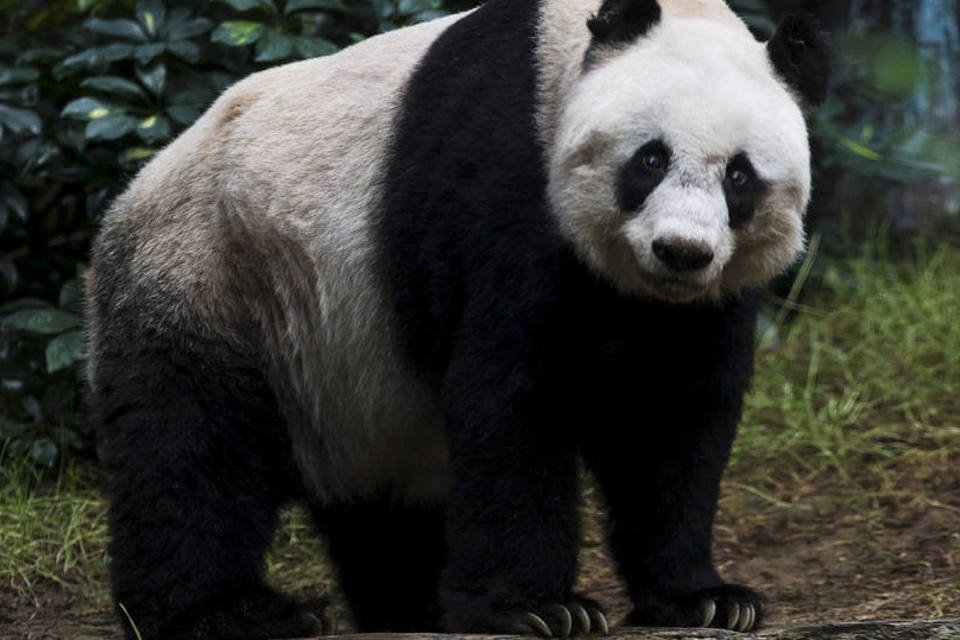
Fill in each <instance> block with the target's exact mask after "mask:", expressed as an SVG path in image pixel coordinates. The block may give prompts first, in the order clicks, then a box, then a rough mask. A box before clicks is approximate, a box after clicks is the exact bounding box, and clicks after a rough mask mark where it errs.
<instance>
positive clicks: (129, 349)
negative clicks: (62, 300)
mask: <svg viewBox="0 0 960 640" xmlns="http://www.w3.org/2000/svg"><path fill="white" fill-rule="evenodd" d="M113 232H114V233H113V234H112V236H111V237H101V238H100V240H99V243H98V245H99V246H98V247H97V249H96V250H95V252H94V262H93V268H94V270H95V271H96V272H97V273H98V274H99V278H98V281H97V284H96V286H95V287H94V289H93V291H92V296H91V300H90V301H89V304H91V305H93V306H94V307H95V308H96V314H97V315H98V316H99V317H100V318H101V319H102V320H101V322H102V324H101V326H100V328H99V336H100V339H99V341H98V343H97V344H96V345H95V347H96V350H95V353H94V354H93V357H94V360H95V365H96V370H97V373H96V387H95V388H94V389H93V391H92V400H93V402H94V406H95V407H96V410H97V418H98V424H99V429H98V434H97V437H98V451H99V452H100V454H101V456H102V462H103V464H104V466H105V467H106V469H107V470H108V471H109V472H110V497H111V504H110V532H111V544H110V555H111V558H112V563H111V574H112V575H111V577H112V586H113V595H114V598H115V601H116V602H117V603H119V604H121V605H123V606H124V607H125V608H126V610H127V612H128V614H129V616H130V618H131V619H132V620H133V622H134V624H136V626H137V627H138V629H139V631H140V632H141V633H142V635H143V637H144V638H168V639H173V638H183V639H186V638H221V637H243V638H255V637H263V638H266V637H296V636H298V635H299V636H302V635H309V633H310V632H312V631H315V628H314V626H313V625H312V624H311V620H310V619H309V618H308V617H307V616H306V615H305V612H304V611H303V610H302V609H301V607H299V606H298V605H297V604H296V603H294V602H293V601H292V600H289V599H288V598H286V597H283V596H281V595H279V594H276V593H274V592H273V591H272V590H271V589H269V588H268V587H267V586H266V584H265V583H264V564H263V553H264V551H265V550H266V548H267V546H268V545H269V544H270V542H271V539H272V536H273V530H274V527H275V525H276V522H277V508H278V507H279V506H280V504H281V503H282V502H283V501H284V500H285V499H286V498H287V497H288V496H289V495H291V494H292V493H293V492H294V491H296V487H297V480H296V479H295V478H294V477H292V476H285V475H284V472H285V470H290V469H292V468H293V465H292V461H291V460H290V459H289V453H290V444H289V442H287V440H286V437H285V435H284V434H285V432H284V430H283V428H282V421H281V418H280V415H279V412H278V410H277V406H276V403H275V401H274V398H273V394H272V392H271V390H270V388H269V387H268V385H267V383H266V381H265V379H264V377H263V374H262V370H263V367H262V363H261V362H260V361H259V359H258V358H257V357H255V356H254V355H253V353H252V352H249V351H245V350H243V349H240V348H238V347H231V346H228V342H227V341H226V340H224V339H223V336H214V335H210V334H209V333H205V332H204V331H203V330H202V329H201V328H202V327H205V326H206V323H205V322H203V321H202V320H201V319H200V318H192V319H190V318H183V319H182V320H176V319H174V318H173V314H172V313H171V308H170V305H169V304H167V302H168V301H169V300H170V299H174V298H173V296H174V295H175V294H172V293H170V292H166V293H164V292H163V291H162V286H161V285H160V284H159V283H153V286H144V285H143V284H141V283H138V282H136V281H135V280H133V279H132V278H131V277H130V276H129V274H130V273H132V271H133V270H132V268H131V267H130V265H129V258H128V256H129V255H130V252H131V251H132V250H133V248H134V247H135V246H136V242H137V239H136V237H135V236H134V235H133V234H129V235H128V234H125V233H122V232H118V231H117V228H114V229H113ZM120 619H121V621H123V622H124V625H125V628H126V631H127V635H128V637H130V638H133V637H134V634H133V630H132V628H131V626H130V625H129V623H128V622H127V614H121V615H120Z"/></svg>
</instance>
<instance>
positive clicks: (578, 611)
mask: <svg viewBox="0 0 960 640" xmlns="http://www.w3.org/2000/svg"><path fill="white" fill-rule="evenodd" d="M567 609H569V610H570V611H571V612H572V613H573V616H574V617H575V618H576V619H577V626H578V628H579V631H580V633H581V634H583V635H585V636H586V635H590V615H589V614H588V613H587V610H586V609H584V607H583V605H582V604H580V603H578V602H570V603H568V604H567Z"/></svg>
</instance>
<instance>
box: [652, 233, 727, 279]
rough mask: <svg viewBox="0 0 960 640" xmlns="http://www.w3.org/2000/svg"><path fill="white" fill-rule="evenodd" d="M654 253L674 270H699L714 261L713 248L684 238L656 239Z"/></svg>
mask: <svg viewBox="0 0 960 640" xmlns="http://www.w3.org/2000/svg"><path fill="white" fill-rule="evenodd" d="M653 255H655V256H657V258H658V259H659V260H660V262H662V263H664V264H665V265H667V266H668V267H670V268H671V269H673V270H674V271H697V270H699V269H703V268H704V267H706V266H707V265H709V264H710V263H711V262H713V250H712V249H710V247H709V246H707V245H706V244H705V243H703V242H696V241H693V240H686V239H683V238H660V239H659V240H654V241H653Z"/></svg>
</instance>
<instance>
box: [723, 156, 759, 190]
mask: <svg viewBox="0 0 960 640" xmlns="http://www.w3.org/2000/svg"><path fill="white" fill-rule="evenodd" d="M726 181H727V183H728V184H729V185H730V186H731V187H733V188H734V189H735V190H737V191H742V190H744V189H747V188H748V187H749V186H750V184H751V183H752V182H753V181H754V173H753V167H752V166H751V165H750V161H749V160H747V158H746V156H745V155H743V154H740V155H738V156H736V157H735V158H734V159H733V160H732V161H731V162H730V164H729V165H727V177H726Z"/></svg>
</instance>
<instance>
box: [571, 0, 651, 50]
mask: <svg viewBox="0 0 960 640" xmlns="http://www.w3.org/2000/svg"><path fill="white" fill-rule="evenodd" d="M658 22H660V5H659V4H657V0H603V4H602V5H600V11H598V12H597V14H596V15H594V16H590V19H589V20H587V28H588V29H590V33H591V34H592V35H593V40H592V42H591V44H590V47H591V48H593V47H594V46H596V45H601V44H603V45H608V44H612V45H618V44H627V43H630V42H633V41H634V40H636V39H637V38H639V37H640V36H642V35H643V34H645V33H646V32H647V31H649V30H650V27H652V26H653V25H655V24H657V23H658Z"/></svg>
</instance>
